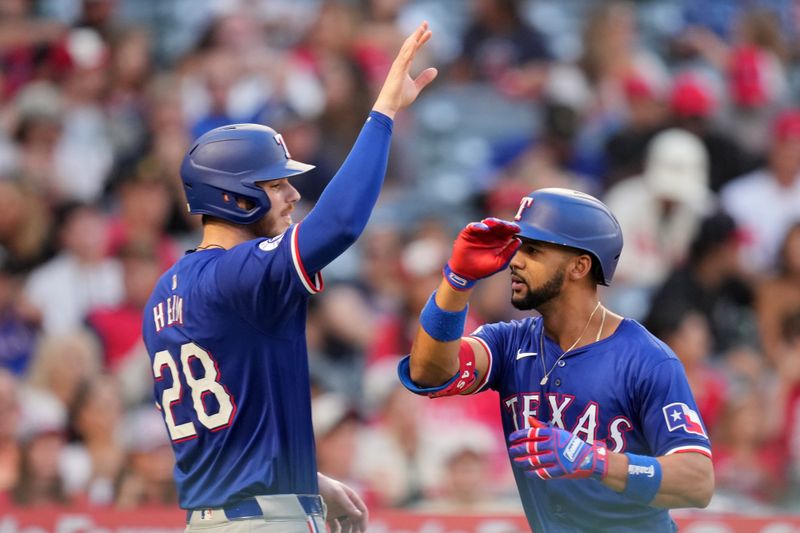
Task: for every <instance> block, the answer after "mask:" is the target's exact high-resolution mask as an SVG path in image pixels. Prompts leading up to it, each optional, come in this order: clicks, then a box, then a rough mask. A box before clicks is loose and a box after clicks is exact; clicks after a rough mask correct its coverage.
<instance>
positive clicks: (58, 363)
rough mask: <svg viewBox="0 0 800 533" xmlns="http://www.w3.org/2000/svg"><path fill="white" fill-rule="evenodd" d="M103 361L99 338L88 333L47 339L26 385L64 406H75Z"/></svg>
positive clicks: (36, 353)
mask: <svg viewBox="0 0 800 533" xmlns="http://www.w3.org/2000/svg"><path fill="white" fill-rule="evenodd" d="M101 357H102V356H101V352H100V346H99V345H98V343H97V340H96V338H95V337H94V336H93V335H92V334H91V333H89V332H88V331H86V330H80V329H78V330H72V331H70V332H68V333H65V334H62V335H47V336H44V337H42V338H41V340H40V341H39V343H38V345H37V346H36V352H35V353H34V356H33V361H31V366H30V370H29V371H28V374H27V382H26V384H27V385H29V386H30V387H31V388H34V389H36V390H39V391H45V392H48V393H49V394H52V395H54V396H55V397H56V398H57V399H58V400H59V401H60V402H61V403H62V404H63V405H64V406H69V405H72V404H73V402H74V401H75V398H76V397H77V395H78V393H79V391H80V389H81V387H82V386H83V384H84V383H86V382H87V381H89V380H90V379H92V378H93V377H94V376H96V375H98V374H99V373H100V369H101Z"/></svg>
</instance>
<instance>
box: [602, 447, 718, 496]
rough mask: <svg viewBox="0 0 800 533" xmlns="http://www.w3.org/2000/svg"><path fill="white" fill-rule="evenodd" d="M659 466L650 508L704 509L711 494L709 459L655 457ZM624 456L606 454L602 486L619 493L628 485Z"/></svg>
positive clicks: (711, 468) (712, 489) (711, 479)
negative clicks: (654, 493) (658, 477)
mask: <svg viewBox="0 0 800 533" xmlns="http://www.w3.org/2000/svg"><path fill="white" fill-rule="evenodd" d="M657 460H658V462H659V463H660V464H661V473H662V478H661V486H660V487H659V490H658V493H657V494H656V497H655V499H654V500H653V501H652V503H651V505H652V506H653V507H662V508H666V509H675V508H679V507H706V506H707V505H708V503H709V502H710V501H711V496H712V494H713V492H714V469H713V467H712V464H711V460H710V459H709V458H708V457H706V456H704V455H701V454H699V453H682V454H673V455H667V456H662V457H658V458H657ZM628 464H629V463H628V457H627V456H625V455H624V454H621V453H609V454H608V475H607V476H606V477H605V479H603V484H604V485H606V486H607V487H609V488H610V489H611V490H614V491H616V492H622V491H624V490H625V487H626V485H627V482H628Z"/></svg>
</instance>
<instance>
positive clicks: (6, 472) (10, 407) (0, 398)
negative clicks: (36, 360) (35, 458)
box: [0, 369, 22, 502]
mask: <svg viewBox="0 0 800 533" xmlns="http://www.w3.org/2000/svg"><path fill="white" fill-rule="evenodd" d="M0 412H2V413H3V416H2V417H0V502H2V501H3V500H4V499H5V498H6V497H7V495H8V492H9V490H10V489H11V488H12V487H14V486H16V485H17V483H18V481H19V476H20V472H19V464H20V460H21V457H22V446H21V444H20V442H19V441H18V440H17V430H18V428H19V423H20V405H19V399H18V388H17V382H16V380H15V379H14V376H13V375H12V374H11V373H10V372H9V371H7V370H5V369H0Z"/></svg>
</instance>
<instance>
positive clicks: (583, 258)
mask: <svg viewBox="0 0 800 533" xmlns="http://www.w3.org/2000/svg"><path fill="white" fill-rule="evenodd" d="M567 273H568V275H569V277H570V279H573V280H576V281H577V280H579V279H581V278H584V277H586V276H591V275H592V256H590V255H588V254H578V255H576V256H575V257H574V258H573V260H572V261H570V267H569V269H568V270H567Z"/></svg>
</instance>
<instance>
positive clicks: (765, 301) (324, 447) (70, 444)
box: [0, 0, 800, 515]
mask: <svg viewBox="0 0 800 533" xmlns="http://www.w3.org/2000/svg"><path fill="white" fill-rule="evenodd" d="M421 20H428V21H429V22H430V26H431V28H432V30H433V33H434V37H433V39H432V40H431V41H430V43H429V45H428V46H427V47H426V49H425V50H424V53H425V54H424V57H421V58H419V61H418V63H419V65H417V68H418V69H421V68H422V67H424V66H429V65H433V66H436V67H438V68H439V70H440V76H439V79H437V81H436V82H435V83H434V84H433V85H432V86H431V87H430V88H429V89H428V90H427V91H426V92H425V93H424V95H423V97H422V98H421V99H420V100H419V101H418V102H416V103H415V104H414V106H413V107H412V108H411V109H410V110H408V111H406V112H404V113H402V114H401V115H399V116H398V118H397V121H396V124H395V130H394V131H395V134H394V142H393V147H392V154H391V157H390V165H389V171H388V175H387V179H386V186H385V188H384V191H383V193H382V195H381V199H380V202H379V205H378V207H377V209H376V211H375V213H374V214H373V216H372V218H371V220H370V223H369V226H368V228H367V231H366V233H365V234H364V235H363V236H362V237H361V239H360V240H359V241H358V243H357V245H356V246H354V247H353V248H352V249H351V250H349V251H348V253H347V254H346V255H344V256H342V257H341V258H340V259H339V260H337V261H336V262H335V263H334V264H332V265H331V266H330V267H329V268H327V269H326V270H325V273H324V274H325V280H326V290H325V291H324V292H323V293H322V294H320V295H319V296H316V297H314V298H313V299H312V301H311V309H310V313H309V327H308V342H309V348H310V353H311V369H312V381H313V384H314V390H315V398H314V402H313V405H314V424H315V433H316V438H317V447H318V452H319V453H318V455H319V457H318V459H319V469H320V471H322V472H324V473H326V474H328V475H330V476H333V477H335V478H337V479H341V480H343V481H346V482H348V483H350V484H351V486H353V487H355V488H357V489H358V490H359V491H360V492H361V494H363V495H364V497H365V499H366V500H367V503H368V504H369V505H370V506H371V507H372V508H373V509H386V508H397V509H404V510H413V511H419V512H428V513H463V512H466V511H471V512H486V513H496V512H510V513H520V512H521V507H520V504H519V500H518V497H517V491H516V487H515V486H514V483H513V479H512V477H511V470H510V466H509V465H508V459H507V457H506V450H505V446H504V444H503V437H502V431H501V429H500V425H499V414H498V407H497V401H498V399H497V397H496V394H495V393H493V392H488V393H485V394H482V395H479V396H477V397H471V398H450V399H442V400H437V401H429V400H427V399H424V398H418V397H414V396H413V395H411V394H410V393H407V392H406V391H405V390H403V389H401V387H400V386H399V383H398V381H397V379H396V374H395V367H396V363H397V360H398V358H399V357H401V356H402V355H404V354H406V353H407V352H408V350H409V348H410V343H411V335H412V334H413V332H414V328H415V327H416V318H417V316H418V312H419V310H420V309H421V307H422V305H423V304H424V302H425V301H426V299H427V297H428V295H429V294H430V292H431V291H432V289H433V288H434V287H435V286H436V285H437V283H438V281H439V279H440V275H441V274H440V269H441V267H442V265H443V263H444V262H445V261H446V259H447V257H448V253H449V249H450V245H451V243H452V240H453V238H454V237H455V234H456V232H457V231H458V230H459V229H460V227H461V226H462V225H463V224H464V223H466V222H468V221H470V220H474V219H478V218H482V217H484V216H490V215H491V216H499V217H504V218H511V217H513V214H514V212H515V211H516V209H517V207H518V204H519V199H520V198H521V196H523V195H525V194H527V193H529V192H530V191H532V190H534V189H536V188H540V187H550V186H558V187H570V188H575V189H580V190H582V191H585V192H588V193H591V194H593V195H596V196H598V197H599V198H601V199H603V200H604V201H605V202H606V203H607V204H608V205H609V206H610V207H611V209H612V210H613V211H614V212H615V213H616V215H617V216H618V218H619V220H620V223H621V224H622V227H623V232H624V235H625V248H624V250H623V254H622V258H621V262H620V265H619V268H618V270H617V274H616V277H615V280H614V284H613V286H612V287H610V288H607V289H604V292H602V294H601V297H602V299H603V301H604V303H605V304H606V305H607V306H608V307H610V308H611V309H613V310H614V311H616V312H618V313H621V314H625V315H627V316H630V317H633V318H636V319H638V320H640V321H641V322H643V323H644V324H645V325H647V326H648V327H649V328H650V329H651V331H653V332H654V333H655V334H656V335H658V336H659V337H660V338H661V339H663V340H664V341H666V342H667V343H668V344H669V345H670V346H671V347H672V349H673V350H674V351H675V352H676V353H677V355H678V356H679V357H680V358H681V360H682V361H683V364H684V366H685V368H686V372H687V375H688V377H689V382H690V384H691V386H692V389H693V391H694V394H695V396H696V398H697V402H698V404H699V407H700V412H701V415H702V416H703V419H704V420H705V423H706V425H707V428H708V431H709V433H710V436H711V438H712V442H713V446H714V464H715V469H716V478H717V493H716V495H715V497H714V499H713V501H712V503H711V507H710V511H722V512H724V511H738V512H740V513H745V514H752V515H770V514H774V513H781V514H792V513H800V101H798V94H800V93H798V89H800V70H799V69H798V60H800V42H799V41H798V37H799V36H800V1H797V0H762V1H758V0H739V1H736V0H705V1H703V2H698V1H695V0H642V1H638V2H625V1H608V2H606V1H591V0H529V1H524V0H519V1H516V0H466V1H462V0H348V1H345V0H338V1H335V0H326V1H323V0H2V2H0V66H1V68H2V70H1V71H0V406H1V407H0V409H1V411H0V412H2V416H0V508H2V509H6V510H8V509H12V508H14V509H22V508H36V507H37V506H53V505H58V506H60V505H65V506H84V507H88V508H90V509H132V508H133V509H135V508H138V507H140V506H167V507H169V508H175V507H176V506H177V503H176V502H177V500H176V493H175V488H174V486H173V483H172V461H173V458H172V452H171V449H170V447H169V442H168V440H167V434H166V431H165V430H164V427H163V420H162V419H161V417H160V415H159V413H158V412H157V411H156V409H155V408H154V407H153V400H152V388H151V380H152V377H151V372H150V369H149V360H148V358H147V356H146V353H145V351H144V348H143V345H142V341H141V337H140V323H141V314H142V310H143V305H144V302H145V300H146V299H147V297H148V295H149V292H150V290H151V287H152V286H153V284H154V283H155V280H156V279H157V278H158V276H159V275H160V273H161V272H163V271H164V270H165V269H166V268H168V267H169V265H171V264H172V262H174V261H175V260H176V259H177V258H178V257H180V256H181V255H182V254H183V252H184V251H185V250H186V249H189V248H193V247H194V246H195V245H196V244H197V243H198V242H199V235H200V228H199V217H194V218H193V217H189V216H188V215H187V214H186V210H185V207H184V199H183V191H182V187H181V182H180V177H179V175H178V168H179V165H180V161H181V158H182V156H183V153H184V151H185V149H186V148H187V146H188V145H189V143H190V142H191V141H192V140H193V139H194V138H196V137H197V136H199V135H201V134H202V133H204V132H206V131H208V130H210V129H212V128H215V127H217V126H220V125H223V124H227V123H233V122H258V123H263V124H268V125H270V126H272V127H274V128H275V129H277V130H278V131H279V132H281V133H282V134H283V136H284V138H285V139H286V142H287V145H288V147H289V148H290V150H291V152H292V156H293V158H294V159H297V160H300V161H304V162H307V163H313V164H315V165H316V169H315V170H313V171H311V172H309V173H308V174H306V175H304V176H302V177H299V178H297V179H295V180H294V182H293V183H294V185H295V186H296V187H297V188H298V189H299V190H300V192H301V193H302V195H303V200H302V201H301V204H302V207H301V209H300V215H299V217H298V218H301V217H302V216H303V213H304V212H307V210H308V209H309V208H310V207H311V206H313V204H314V202H315V200H316V199H317V198H318V196H319V194H320V192H321V191H322V189H323V188H324V186H325V184H326V183H327V181H328V180H329V179H330V177H331V176H332V175H333V174H334V173H335V171H336V169H338V167H339V165H340V164H341V162H342V161H343V159H344V157H345V156H346V155H347V153H348V150H349V148H350V146H351V145H352V142H353V141H354V139H355V137H356V135H357V133H358V131H359V129H360V127H361V125H362V123H363V121H364V119H365V117H366V114H367V113H368V111H369V109H370V107H371V104H372V102H373V101H374V98H375V96H376V94H377V90H378V89H379V88H380V85H381V82H382V80H383V77H384V75H385V73H386V72H387V70H388V66H389V64H390V63H391V60H392V59H393V57H394V54H395V53H396V51H397V49H398V47H399V45H400V43H401V42H402V40H403V38H404V36H405V35H406V34H407V33H409V32H410V31H412V30H413V28H414V27H415V26H416V25H417V24H418V23H419V22H420V21H421ZM509 294H510V293H509V286H508V278H507V274H499V275H496V276H494V277H493V278H490V279H488V280H486V281H484V282H482V283H481V284H479V286H478V288H477V290H476V294H475V297H474V298H473V300H472V305H471V307H470V317H469V320H468V327H467V329H468V330H470V331H471V329H472V328H474V327H475V326H477V325H478V324H480V323H482V322H486V321H500V320H508V319H512V318H516V317H519V316H520V315H519V314H518V313H519V312H518V311H515V310H514V309H513V308H512V307H511V306H510V304H509Z"/></svg>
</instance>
